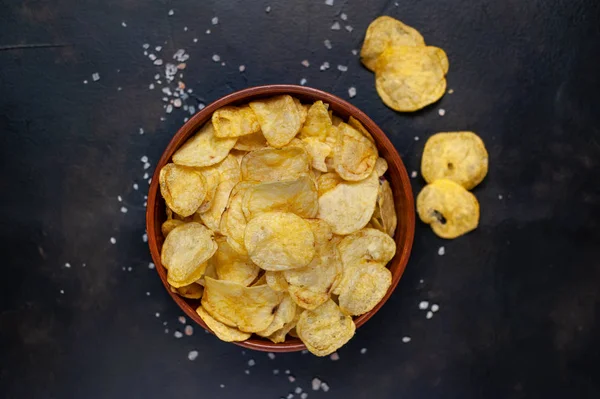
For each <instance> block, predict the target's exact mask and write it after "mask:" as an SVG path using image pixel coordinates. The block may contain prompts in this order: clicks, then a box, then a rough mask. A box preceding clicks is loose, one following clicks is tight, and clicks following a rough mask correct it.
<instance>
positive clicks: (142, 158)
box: [140, 155, 148, 163]
mask: <svg viewBox="0 0 600 399" xmlns="http://www.w3.org/2000/svg"><path fill="white" fill-rule="evenodd" d="M140 161H141V162H143V163H145V162H148V157H147V156H146V155H144V156H143V157H141V158H140Z"/></svg>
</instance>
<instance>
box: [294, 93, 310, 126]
mask: <svg viewBox="0 0 600 399" xmlns="http://www.w3.org/2000/svg"><path fill="white" fill-rule="evenodd" d="M292 98H293V99H294V103H295V104H296V107H297V108H298V114H299V115H300V127H301V128H302V125H304V122H306V117H307V116H308V109H309V108H310V105H307V104H302V103H301V102H300V100H298V99H297V98H295V97H292Z"/></svg>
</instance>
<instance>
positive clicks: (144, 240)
mask: <svg viewBox="0 0 600 399" xmlns="http://www.w3.org/2000/svg"><path fill="white" fill-rule="evenodd" d="M142 241H143V242H148V234H146V233H144V235H143V236H142Z"/></svg>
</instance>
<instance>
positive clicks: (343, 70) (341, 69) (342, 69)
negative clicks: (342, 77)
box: [337, 65, 348, 72]
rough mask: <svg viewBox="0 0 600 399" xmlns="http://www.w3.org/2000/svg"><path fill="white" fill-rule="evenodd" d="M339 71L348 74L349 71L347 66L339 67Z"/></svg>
mask: <svg viewBox="0 0 600 399" xmlns="http://www.w3.org/2000/svg"><path fill="white" fill-rule="evenodd" d="M337 69H338V71H341V72H346V71H347V70H348V67H347V66H346V65H338V66H337Z"/></svg>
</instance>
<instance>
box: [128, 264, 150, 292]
mask: <svg viewBox="0 0 600 399" xmlns="http://www.w3.org/2000/svg"><path fill="white" fill-rule="evenodd" d="M127 269H128V270H129V271H131V270H132V268H131V267H128V268H127ZM146 296H150V291H146Z"/></svg>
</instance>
